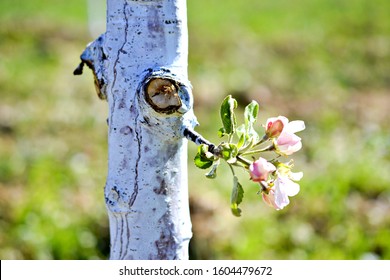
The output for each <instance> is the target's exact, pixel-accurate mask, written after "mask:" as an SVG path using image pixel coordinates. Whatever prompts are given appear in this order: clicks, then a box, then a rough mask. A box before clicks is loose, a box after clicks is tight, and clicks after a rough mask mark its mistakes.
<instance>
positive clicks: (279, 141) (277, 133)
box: [266, 116, 305, 156]
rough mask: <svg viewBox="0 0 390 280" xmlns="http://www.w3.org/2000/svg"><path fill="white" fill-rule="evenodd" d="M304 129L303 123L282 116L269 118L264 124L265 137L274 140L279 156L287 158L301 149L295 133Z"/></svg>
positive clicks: (299, 140)
mask: <svg viewBox="0 0 390 280" xmlns="http://www.w3.org/2000/svg"><path fill="white" fill-rule="evenodd" d="M304 129H305V123H304V122H303V121H292V122H289V120H288V119H287V118H286V117H284V116H279V117H276V118H269V119H268V120H267V124H266V135H267V136H268V137H273V138H276V140H275V141H274V144H275V148H276V151H277V152H278V153H279V154H281V155H286V156H289V155H291V154H293V153H295V152H297V151H299V150H300V149H301V148H302V142H301V138H300V137H298V136H296V135H295V133H296V132H299V131H302V130H304Z"/></svg>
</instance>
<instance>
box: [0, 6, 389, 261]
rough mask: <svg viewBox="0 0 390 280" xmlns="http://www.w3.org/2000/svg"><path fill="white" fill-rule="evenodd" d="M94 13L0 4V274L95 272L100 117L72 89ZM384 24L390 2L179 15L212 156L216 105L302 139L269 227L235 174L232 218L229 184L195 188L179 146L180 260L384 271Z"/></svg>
mask: <svg viewBox="0 0 390 280" xmlns="http://www.w3.org/2000/svg"><path fill="white" fill-rule="evenodd" d="M91 2H94V1H91ZM94 3H95V4H94V5H93V6H94V7H95V8H94V9H90V10H89V12H88V6H87V2H86V1H77V0H66V1H64V0H58V1H49V0H36V1H28V0H2V1H1V2H0V98H1V99H0V258H1V259H106V258H107V256H108V250H109V236H108V221H107V217H106V210H105V204H104V199H103V187H104V184H105V176H106V170H107V155H106V154H107V141H106V135H107V132H106V131H107V125H106V114H107V108H106V103H105V102H103V101H100V100H98V98H97V97H96V93H95V91H94V86H93V81H92V74H91V73H89V71H88V72H86V75H83V76H77V77H75V76H73V75H72V72H73V70H74V68H75V67H76V66H77V65H78V63H79V55H80V53H81V52H82V51H83V49H84V47H85V45H86V44H87V43H88V42H89V41H91V40H92V39H94V38H93V37H94V36H96V35H97V34H93V33H94V32H98V31H99V23H100V24H101V23H102V22H103V25H104V21H105V19H104V17H105V11H104V7H103V8H102V9H97V7H98V5H97V4H96V3H97V1H95V2H94ZM389 10H390V1H388V0H375V1H369V0H352V1H351V0H337V1H336V0H315V1H313V0H294V1H288V0H246V1H236V0H224V1H216V0H207V1H206V0H189V1H188V24H189V36H190V48H189V52H190V54H189V77H190V80H191V82H192V84H193V87H194V96H195V113H196V115H197V117H198V120H199V122H200V124H201V125H200V126H199V127H198V129H197V130H198V131H199V132H200V133H202V134H203V135H204V136H205V137H206V138H208V139H210V140H211V141H213V142H218V141H219V139H218V136H217V130H218V128H219V127H220V124H219V119H218V118H219V117H218V115H219V112H218V110H219V104H220V102H221V101H222V99H223V98H224V96H226V95H227V94H232V95H233V96H234V97H235V98H236V99H237V100H238V101H239V105H241V109H242V108H243V107H244V106H245V105H246V104H247V103H249V102H250V101H251V100H252V99H255V100H257V101H258V102H259V103H260V120H259V130H260V128H261V127H260V124H262V123H264V122H265V120H266V119H267V118H268V117H271V116H277V115H285V116H287V117H289V118H290V119H291V120H293V119H300V120H304V121H305V123H306V126H307V129H306V130H305V131H303V132H302V133H300V134H299V136H301V137H302V138H303V149H302V150H301V151H300V152H299V153H297V154H296V155H294V159H295V171H300V170H302V171H303V172H304V178H303V179H302V181H301V182H300V185H301V192H300V193H299V194H298V195H297V196H296V197H293V198H292V199H291V204H290V205H289V206H288V207H287V208H285V209H283V210H282V211H275V210H273V209H271V208H269V207H268V206H266V205H265V204H264V203H263V202H262V200H261V197H259V196H258V195H257V194H256V193H257V190H258V187H257V185H256V184H254V183H251V182H250V181H249V180H247V175H245V174H240V176H242V179H243V180H242V183H243V184H244V188H245V197H244V201H243V204H242V207H241V208H242V210H243V215H242V217H241V218H236V217H234V216H233V215H231V213H230V208H229V199H230V190H231V185H232V182H231V180H232V178H231V176H230V174H229V170H228V168H227V167H226V166H225V167H222V168H221V170H220V171H219V172H220V173H219V177H218V178H217V179H216V180H209V179H207V178H205V177H204V171H203V170H199V169H197V168H195V167H194V166H193V164H192V158H193V156H194V155H195V151H196V147H195V145H194V144H192V143H189V181H190V186H189V187H190V196H191V198H190V200H191V211H192V212H191V213H192V222H193V230H194V238H193V239H192V242H191V250H190V253H191V258H192V259H390V152H389V150H390V117H389V111H390V19H389V14H388V11H389ZM95 21H96V22H95ZM91 22H92V23H96V24H97V25H96V26H98V27H92V31H93V32H92V33H91V32H90V31H89V27H88V26H95V25H94V24H91ZM88 23H90V24H88ZM100 26H101V25H100ZM100 28H101V27H100ZM91 34H93V35H91ZM245 176H246V177H245ZM244 182H245V183H244Z"/></svg>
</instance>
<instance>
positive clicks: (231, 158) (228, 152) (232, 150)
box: [219, 143, 238, 163]
mask: <svg viewBox="0 0 390 280" xmlns="http://www.w3.org/2000/svg"><path fill="white" fill-rule="evenodd" d="M219 147H220V148H221V156H222V158H223V159H224V160H226V161H227V162H228V163H234V162H236V157H237V155H238V148H237V145H235V144H233V143H223V144H221V145H220V146H219Z"/></svg>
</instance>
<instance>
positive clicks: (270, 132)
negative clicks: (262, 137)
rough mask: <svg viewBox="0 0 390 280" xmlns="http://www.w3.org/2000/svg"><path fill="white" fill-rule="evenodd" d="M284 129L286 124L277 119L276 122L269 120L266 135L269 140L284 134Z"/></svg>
mask: <svg viewBox="0 0 390 280" xmlns="http://www.w3.org/2000/svg"><path fill="white" fill-rule="evenodd" d="M283 127H284V124H283V122H282V121H281V120H280V119H276V120H275V121H272V120H270V119H268V121H267V128H266V131H265V134H267V136H268V137H269V138H274V137H278V136H279V135H280V134H281V133H282V131H283Z"/></svg>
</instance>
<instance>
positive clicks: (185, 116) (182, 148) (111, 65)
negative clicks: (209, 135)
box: [79, 0, 196, 259]
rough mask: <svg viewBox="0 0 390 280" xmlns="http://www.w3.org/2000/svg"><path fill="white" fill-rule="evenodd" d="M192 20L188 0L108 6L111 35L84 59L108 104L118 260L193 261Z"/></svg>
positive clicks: (110, 204)
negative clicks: (188, 137) (186, 130)
mask: <svg viewBox="0 0 390 280" xmlns="http://www.w3.org/2000/svg"><path fill="white" fill-rule="evenodd" d="M186 17H187V15H186V2H185V0H154V1H153V0H150V1H147V0H139V1H137V0H108V1H107V32H106V33H105V34H104V35H102V36H101V37H100V38H99V39H97V40H96V41H94V42H93V43H92V44H90V45H89V46H88V47H87V49H86V50H85V51H84V53H83V54H82V56H81V58H82V61H83V62H84V63H86V64H87V65H88V66H89V67H90V68H91V69H92V70H93V72H94V74H95V83H96V85H97V88H98V90H99V92H100V93H99V96H100V97H101V98H106V99H107V101H108V106H109V116H108V125H109V131H108V141H109V157H108V176H107V182H106V187H105V200H106V204H107V209H108V214H109V221H110V235H111V255H110V258H111V259H187V258H188V243H189V241H190V238H191V235H192V233H191V222H190V214H189V205H188V190H187V188H188V184H187V140H186V139H183V136H182V134H183V128H184V127H190V128H192V127H193V126H194V124H195V122H196V120H195V117H194V115H193V111H192V93H191V89H190V85H189V82H188V81H187V49H188V46H187V41H188V38H187V37H188V36H187V21H186ZM79 70H80V69H79ZM153 80H155V83H156V84H157V85H158V84H159V83H160V82H163V83H165V82H164V81H168V82H167V83H168V84H165V85H163V86H162V87H160V91H159V90H157V91H159V92H157V93H156V92H149V91H153V87H152V86H151V85H152V81H153ZM148 86H149V87H148ZM169 94H171V95H169ZM165 103H168V105H166V104H165ZM164 104H165V105H164Z"/></svg>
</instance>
